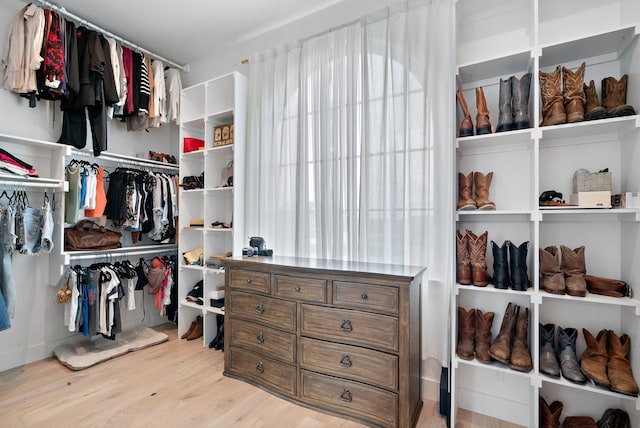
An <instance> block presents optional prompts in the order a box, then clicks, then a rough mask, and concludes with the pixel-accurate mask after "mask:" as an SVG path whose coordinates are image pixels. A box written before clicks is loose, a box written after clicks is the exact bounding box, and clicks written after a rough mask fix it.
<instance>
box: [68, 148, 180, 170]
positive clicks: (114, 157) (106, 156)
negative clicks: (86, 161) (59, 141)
mask: <svg viewBox="0 0 640 428" xmlns="http://www.w3.org/2000/svg"><path fill="white" fill-rule="evenodd" d="M71 156H72V157H73V156H77V157H90V158H94V159H95V160H96V162H99V161H100V160H106V161H111V162H121V163H127V164H130V165H138V166H145V167H149V168H159V169H174V170H178V169H179V168H180V167H179V166H178V165H175V164H172V163H165V162H158V161H152V160H145V159H140V158H135V157H133V156H126V155H119V154H117V153H110V152H106V151H104V152H102V153H100V156H97V157H96V156H93V153H90V152H83V151H80V150H72V151H71Z"/></svg>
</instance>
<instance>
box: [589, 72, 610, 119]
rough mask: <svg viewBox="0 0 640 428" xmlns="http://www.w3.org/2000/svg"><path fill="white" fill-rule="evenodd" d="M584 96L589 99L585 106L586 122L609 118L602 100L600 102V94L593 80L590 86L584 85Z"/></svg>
mask: <svg viewBox="0 0 640 428" xmlns="http://www.w3.org/2000/svg"><path fill="white" fill-rule="evenodd" d="M584 96H585V98H586V99H587V101H586V102H585V105H584V120H597V119H604V118H605V117H607V111H606V110H605V109H604V107H602V106H601V105H600V100H598V92H597V91H596V84H595V83H594V82H593V80H592V81H590V82H589V86H587V84H586V83H585V84H584Z"/></svg>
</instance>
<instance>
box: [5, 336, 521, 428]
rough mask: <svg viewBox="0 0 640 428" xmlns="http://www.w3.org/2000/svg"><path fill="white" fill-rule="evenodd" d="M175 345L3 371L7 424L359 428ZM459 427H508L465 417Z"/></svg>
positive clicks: (431, 414)
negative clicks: (79, 364) (85, 364)
mask: <svg viewBox="0 0 640 428" xmlns="http://www.w3.org/2000/svg"><path fill="white" fill-rule="evenodd" d="M156 329H157V330H158V331H164V332H166V333H167V334H168V335H169V341H168V342H165V343H163V344H160V345H156V346H153V347H150V348H147V349H143V350H140V351H136V352H132V353H129V354H127V355H125V356H122V357H118V358H115V359H113V360H110V361H107V362H104V363H101V364H98V365H96V366H93V367H91V368H89V369H86V370H82V371H72V370H69V369H68V368H66V367H65V366H63V365H61V364H60V363H58V361H57V360H56V359H55V358H48V359H45V360H42V361H38V362H35V363H32V364H28V365H25V366H21V367H17V368H14V369H11V370H7V371H4V372H1V373H0V427H7V428H9V427H10V428H20V427H132V428H137V427H154V428H164V427H190V428H191V427H192V428H197V427H252V428H254V427H259V428H271V427H273V428H276V427H277V428H289V427H290V428H294V427H299V428H320V427H332V428H334V427H338V428H356V427H362V426H363V425H360V424H358V423H355V422H351V421H347V420H344V419H341V418H337V417H333V416H330V415H327V414H324V413H320V412H316V411H313V410H310V409H307V408H305V407H302V406H298V405H296V404H292V403H289V402H287V401H285V400H283V399H280V398H278V397H275V396H273V395H271V394H269V393H267V392H265V391H263V390H261V389H259V388H256V387H253V386H251V385H248V384H246V383H244V382H241V381H238V380H234V379H231V378H228V377H225V376H223V375H222V369H223V365H224V362H223V354H222V352H220V351H215V350H212V349H209V348H203V347H202V342H201V341H200V340H194V341H190V342H187V341H185V340H181V339H179V338H178V337H177V330H176V328H175V326H174V325H172V324H165V325H162V326H159V327H156ZM460 413H461V414H459V415H458V419H459V422H458V423H457V424H456V428H474V427H496V428H498V427H499V428H503V427H504V428H506V427H514V426H515V425H511V424H505V423H503V422H499V421H495V420H492V419H490V418H485V417H482V416H478V415H474V414H471V413H469V412H460ZM418 427H421V428H442V427H446V423H445V421H444V418H442V417H441V416H439V415H438V404H437V403H435V402H433V401H425V403H424V407H423V410H422V414H421V416H420V420H419V422H418Z"/></svg>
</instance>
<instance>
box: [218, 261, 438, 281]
mask: <svg viewBox="0 0 640 428" xmlns="http://www.w3.org/2000/svg"><path fill="white" fill-rule="evenodd" d="M224 262H225V263H226V264H227V265H229V266H230V267H239V268H246V269H251V267H252V266H253V267H256V266H259V265H262V266H264V267H266V268H270V267H282V268H295V269H314V270H320V271H323V272H327V273H331V272H334V273H338V274H348V273H354V274H355V273H358V274H374V275H386V276H394V277H405V278H414V277H416V276H419V275H421V274H422V272H423V271H424V270H425V269H426V268H425V267H421V266H405V265H392V264H384V263H365V262H351V261H345V260H326V259H310V258H304V257H285V256H271V257H261V256H252V257H246V256H242V257H240V256H235V257H230V258H228V259H224Z"/></svg>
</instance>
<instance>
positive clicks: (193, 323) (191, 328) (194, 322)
mask: <svg viewBox="0 0 640 428" xmlns="http://www.w3.org/2000/svg"><path fill="white" fill-rule="evenodd" d="M194 328H196V321H195V320H193V321H192V322H191V326H190V327H189V330H187V331H185V332H184V334H183V335H182V336H180V338H181V339H186V338H187V337H189V335H190V334H191V333H192V332H193V329H194Z"/></svg>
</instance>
